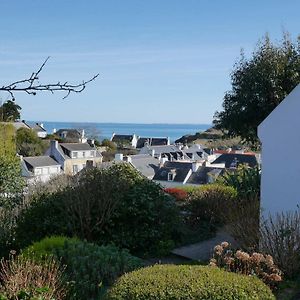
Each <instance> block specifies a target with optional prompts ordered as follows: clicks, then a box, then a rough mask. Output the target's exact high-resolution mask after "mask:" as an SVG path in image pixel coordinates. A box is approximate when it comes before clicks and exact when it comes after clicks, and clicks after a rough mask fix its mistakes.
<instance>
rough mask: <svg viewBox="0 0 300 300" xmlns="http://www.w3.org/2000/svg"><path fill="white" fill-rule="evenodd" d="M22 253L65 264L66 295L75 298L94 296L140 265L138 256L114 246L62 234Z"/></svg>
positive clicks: (101, 293)
mask: <svg viewBox="0 0 300 300" xmlns="http://www.w3.org/2000/svg"><path fill="white" fill-rule="evenodd" d="M23 253H24V255H25V256H30V257H31V258H35V259H36V260H37V261H40V260H41V258H45V257H46V256H47V255H53V256H54V257H55V258H56V259H57V260H58V261H60V262H61V263H62V264H63V265H65V266H66V270H65V272H66V275H67V278H68V281H69V282H70V283H71V285H70V289H69V293H68V297H69V298H70V299H78V300H79V299H80V300H81V299H98V297H100V296H101V295H103V294H104V292H105V290H106V288H107V286H110V285H111V284H112V283H113V282H114V281H115V279H116V278H118V277H119V276H121V275H122V274H124V273H125V272H129V271H132V270H134V269H137V268H139V267H141V265H142V262H141V260H140V259H139V258H137V257H134V256H132V255H130V254H129V253H128V251H126V250H120V249H118V248H117V247H115V246H111V245H110V246H98V245H95V244H92V243H88V242H84V241H80V240H76V239H70V238H64V237H50V238H46V239H44V240H41V241H40V242H37V243H34V244H33V245H32V246H30V247H28V248H27V249H25V250H24V251H23Z"/></svg>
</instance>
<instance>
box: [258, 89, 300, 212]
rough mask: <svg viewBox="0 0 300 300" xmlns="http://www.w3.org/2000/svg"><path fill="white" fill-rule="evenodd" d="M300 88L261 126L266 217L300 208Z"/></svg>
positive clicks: (262, 193)
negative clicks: (299, 154)
mask: <svg viewBox="0 0 300 300" xmlns="http://www.w3.org/2000/svg"><path fill="white" fill-rule="evenodd" d="M299 113H300V85H298V86H297V87H296V88H295V89H294V90H293V91H292V92H291V93H290V94H289V95H288V96H287V97H286V98H285V99H284V100H283V101H282V102H281V103H280V104H279V105H278V106H277V107H276V108H275V109H274V110H273V111H272V112H271V114H270V115H269V116H268V117H267V118H266V119H265V120H264V121H263V122H262V123H261V124H260V125H259V127H258V136H259V138H260V140H261V142H262V154H261V160H262V179H261V206H262V211H263V215H264V216H268V215H269V214H275V213H280V212H282V211H291V210H296V209H297V206H298V205H300V196H299V186H300V161H299V159H298V158H297V153H298V152H299V149H300V134H299V132H300V116H299Z"/></svg>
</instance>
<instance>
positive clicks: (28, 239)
mask: <svg viewBox="0 0 300 300" xmlns="http://www.w3.org/2000/svg"><path fill="white" fill-rule="evenodd" d="M62 194H63V192H62V191H58V192H56V193H47V192H45V193H44V192H43V193H41V194H40V193H37V194H36V195H33V196H32V198H33V199H31V200H30V202H31V203H30V205H29V206H28V207H27V209H24V210H23V211H22V212H21V213H20V215H19V216H18V219H17V225H16V242H17V244H18V247H19V248H20V249H22V248H24V247H27V246H28V245H31V244H32V243H33V242H36V241H39V240H41V239H42V238H44V237H46V236H51V235H65V236H72V231H71V229H70V226H69V222H68V214H67V211H66V209H65V204H64V202H63V201H62V197H61V195H62Z"/></svg>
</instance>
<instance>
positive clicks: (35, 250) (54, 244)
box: [22, 235, 80, 260]
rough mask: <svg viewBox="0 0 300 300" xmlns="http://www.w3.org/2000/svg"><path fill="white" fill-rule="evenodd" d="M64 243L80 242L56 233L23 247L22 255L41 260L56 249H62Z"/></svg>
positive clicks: (54, 252) (53, 253)
mask: <svg viewBox="0 0 300 300" xmlns="http://www.w3.org/2000/svg"><path fill="white" fill-rule="evenodd" d="M65 243H69V244H70V243H80V240H78V239H77V238H67V237H64V236H58V235H54V236H51V237H46V238H44V239H42V240H40V241H39V242H35V243H33V244H32V245H30V246H29V247H27V248H25V249H23V250H22V256H23V257H29V258H35V259H37V260H39V259H41V260H43V259H45V258H47V257H49V256H51V255H55V254H56V253H57V251H59V250H61V249H63V248H64V246H65Z"/></svg>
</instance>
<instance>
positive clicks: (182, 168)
mask: <svg viewBox="0 0 300 300" xmlns="http://www.w3.org/2000/svg"><path fill="white" fill-rule="evenodd" d="M192 165H193V164H192V163H186V162H174V161H167V162H165V164H164V166H163V167H161V168H160V169H158V170H157V172H156V173H155V175H154V177H153V180H159V181H168V173H170V172H174V174H175V177H174V180H173V181H174V182H183V181H184V180H185V179H186V177H187V175H188V173H189V172H190V170H191V169H192Z"/></svg>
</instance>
